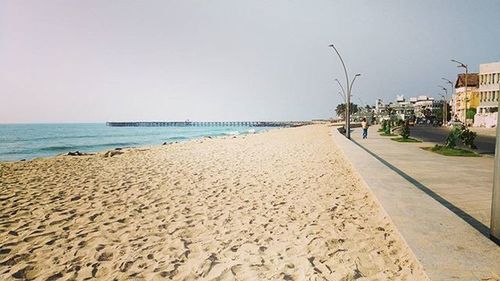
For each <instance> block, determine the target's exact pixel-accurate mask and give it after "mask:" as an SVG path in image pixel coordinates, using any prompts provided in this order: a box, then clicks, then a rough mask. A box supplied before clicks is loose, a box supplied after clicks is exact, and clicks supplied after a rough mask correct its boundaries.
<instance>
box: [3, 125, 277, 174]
mask: <svg viewBox="0 0 500 281" xmlns="http://www.w3.org/2000/svg"><path fill="white" fill-rule="evenodd" d="M44 124H45V123H44ZM79 124H80V123H79ZM81 124H87V123H81ZM88 124H97V123H88ZM249 128H251V127H249ZM283 128H285V127H270V128H266V129H263V130H260V131H254V132H249V130H247V131H245V132H243V133H240V132H238V134H234V135H233V134H224V135H213V136H212V135H204V136H198V137H194V138H187V139H181V140H172V141H170V142H169V141H164V142H163V143H161V144H144V145H138V146H124V147H115V148H112V149H103V150H96V151H80V150H73V151H67V152H64V153H59V154H55V155H50V156H36V157H33V158H31V159H24V158H23V159H19V160H2V159H0V165H1V164H2V163H14V162H29V161H33V160H40V159H49V158H53V157H61V156H68V157H82V156H93V155H101V154H104V153H106V152H108V151H113V150H126V149H149V148H154V147H158V146H163V145H171V144H175V143H186V142H190V141H195V140H200V139H205V138H208V139H215V138H226V137H234V136H236V137H237V136H246V135H253V134H260V133H265V132H268V131H270V130H276V129H283ZM74 152H80V153H82V155H69V154H68V153H74Z"/></svg>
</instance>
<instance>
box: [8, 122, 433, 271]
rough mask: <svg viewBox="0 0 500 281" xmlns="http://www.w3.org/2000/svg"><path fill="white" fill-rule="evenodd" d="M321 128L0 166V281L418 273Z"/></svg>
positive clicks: (398, 238) (326, 130) (325, 129)
mask: <svg viewBox="0 0 500 281" xmlns="http://www.w3.org/2000/svg"><path fill="white" fill-rule="evenodd" d="M331 130H332V128H331V127H328V126H327V125H322V124H319V125H311V126H304V127H299V128H287V129H276V130H271V131H269V132H265V133H260V134H252V135H240V136H236V137H224V138H211V139H210V138H204V139H200V140H194V141H189V142H185V143H176V144H170V145H164V146H158V147H152V148H131V149H124V150H121V152H123V154H119V155H115V156H113V157H104V152H103V153H98V154H96V155H92V156H74V157H72V156H58V157H53V158H47V159H35V160H32V161H26V162H12V163H2V164H1V172H0V173H1V175H0V192H1V194H0V217H1V219H0V279H1V280H85V279H91V278H93V277H95V278H96V279H98V280H355V279H357V280H427V277H426V275H425V273H424V272H423V270H422V268H421V266H420V264H419V263H418V262H417V261H416V259H415V258H414V256H413V254H412V253H411V252H410V250H409V249H408V248H407V246H406V244H405V243H404V241H403V240H402V238H401V236H400V235H399V233H398V232H397V231H396V230H395V228H394V226H393V225H392V223H391V222H390V220H389V219H388V218H387V217H386V216H385V215H384V213H383V211H382V210H381V208H380V207H379V206H378V204H377V203H376V202H375V201H374V198H373V197H372V195H371V194H370V192H369V191H368V189H367V188H366V187H365V186H364V185H363V184H362V183H361V182H360V180H359V178H358V176H357V174H356V173H355V172H354V171H353V170H352V169H351V167H350V165H349V164H348V163H347V162H346V160H345V158H344V156H343V155H342V153H341V152H340V151H339V150H338V149H337V148H336V146H335V143H334V142H333V140H332V138H331V136H330V134H331Z"/></svg>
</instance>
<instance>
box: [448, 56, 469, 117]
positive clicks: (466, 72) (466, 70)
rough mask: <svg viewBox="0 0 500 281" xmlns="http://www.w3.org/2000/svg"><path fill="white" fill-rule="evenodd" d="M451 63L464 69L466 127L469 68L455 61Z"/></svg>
mask: <svg viewBox="0 0 500 281" xmlns="http://www.w3.org/2000/svg"><path fill="white" fill-rule="evenodd" d="M451 61H452V62H455V63H458V66H457V67H463V68H465V98H464V107H465V108H464V124H465V126H466V127H467V76H468V74H469V67H468V66H467V65H466V64H464V63H461V62H459V61H457V60H451Z"/></svg>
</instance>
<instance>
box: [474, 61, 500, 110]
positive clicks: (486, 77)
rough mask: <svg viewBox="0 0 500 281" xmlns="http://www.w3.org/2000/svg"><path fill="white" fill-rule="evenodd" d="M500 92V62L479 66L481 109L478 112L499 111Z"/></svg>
mask: <svg viewBox="0 0 500 281" xmlns="http://www.w3.org/2000/svg"><path fill="white" fill-rule="evenodd" d="M499 91H500V62H493V63H485V64H480V65H479V107H478V110H477V112H479V113H490V112H497V111H498V96H499Z"/></svg>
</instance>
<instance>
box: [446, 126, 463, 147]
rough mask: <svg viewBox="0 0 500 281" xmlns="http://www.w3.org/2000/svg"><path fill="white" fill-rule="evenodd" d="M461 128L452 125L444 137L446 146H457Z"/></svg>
mask: <svg viewBox="0 0 500 281" xmlns="http://www.w3.org/2000/svg"><path fill="white" fill-rule="evenodd" d="M460 135H461V130H460V128H458V127H453V129H451V131H450V133H449V134H448V137H447V138H446V147H447V148H455V147H456V146H457V141H458V140H459V139H460Z"/></svg>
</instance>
